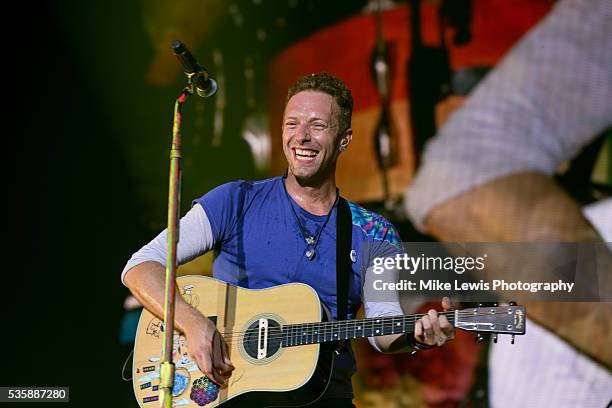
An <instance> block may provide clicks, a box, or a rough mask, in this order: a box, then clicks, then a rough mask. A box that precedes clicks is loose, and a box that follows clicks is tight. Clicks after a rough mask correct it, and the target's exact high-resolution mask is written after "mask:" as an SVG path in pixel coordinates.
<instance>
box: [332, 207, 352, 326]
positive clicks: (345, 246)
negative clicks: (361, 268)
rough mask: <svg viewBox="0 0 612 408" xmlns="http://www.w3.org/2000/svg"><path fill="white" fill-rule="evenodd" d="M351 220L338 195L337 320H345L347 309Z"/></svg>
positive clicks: (350, 266) (348, 210) (349, 213)
mask: <svg viewBox="0 0 612 408" xmlns="http://www.w3.org/2000/svg"><path fill="white" fill-rule="evenodd" d="M352 238H353V222H352V216H351V209H350V208H349V205H348V201H346V200H345V199H344V198H342V197H340V199H339V200H338V210H337V214H336V304H337V308H338V320H346V317H347V311H348V291H349V276H351V270H352V262H351V255H350V254H351V249H352Z"/></svg>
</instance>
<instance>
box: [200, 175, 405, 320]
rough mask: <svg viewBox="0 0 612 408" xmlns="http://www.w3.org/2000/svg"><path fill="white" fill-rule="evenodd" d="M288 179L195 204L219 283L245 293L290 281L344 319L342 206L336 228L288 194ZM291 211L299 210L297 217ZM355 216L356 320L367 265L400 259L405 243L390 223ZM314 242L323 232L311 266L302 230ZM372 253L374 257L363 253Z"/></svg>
mask: <svg viewBox="0 0 612 408" xmlns="http://www.w3.org/2000/svg"><path fill="white" fill-rule="evenodd" d="M283 182H284V179H283V178H282V177H275V178H271V179H267V180H262V181H256V182H248V181H242V180H241V181H235V182H231V183H227V184H223V185H221V186H219V187H217V188H215V189H213V190H212V191H210V192H208V193H207V194H206V195H204V196H203V197H201V198H199V199H197V200H195V202H196V203H198V204H200V205H201V206H202V207H203V208H204V211H205V212H206V215H207V216H208V219H209V220H210V224H211V228H212V232H213V239H214V242H215V251H216V254H217V256H216V257H215V260H214V262H213V274H214V277H215V278H217V279H220V280H223V281H225V282H229V283H232V284H234V285H238V286H241V287H244V288H250V289H262V288H268V287H271V286H276V285H281V284H285V283H290V282H301V283H306V284H308V285H310V286H312V287H313V288H314V289H315V291H316V292H317V293H318V295H319V297H320V298H321V301H322V302H323V304H324V305H325V306H327V308H328V309H329V310H330V311H331V313H332V315H333V316H334V318H336V317H337V312H336V310H337V309H336V207H337V206H336V207H334V209H333V210H332V213H331V216H330V218H329V220H328V222H325V221H326V219H327V216H326V215H323V216H319V215H314V214H311V213H309V212H307V211H306V210H304V209H303V208H302V207H300V206H299V205H298V204H297V203H296V202H295V201H293V199H292V198H291V197H290V196H289V195H288V194H287V193H286V190H285V188H284V186H283ZM290 206H293V211H292V209H291V207H290ZM349 207H350V210H351V215H352V223H353V230H352V234H353V236H352V249H353V250H354V251H355V253H354V254H353V255H354V256H352V257H351V258H352V259H354V260H355V262H353V268H352V270H353V273H352V276H351V277H350V279H349V282H350V288H349V308H348V318H349V319H352V318H354V316H355V313H356V312H357V310H358V309H359V306H360V305H361V285H362V276H363V273H364V272H365V268H367V266H368V265H367V264H366V262H368V260H370V259H373V258H374V257H385V256H390V255H391V254H394V253H398V252H400V245H401V243H400V240H399V237H398V234H397V232H396V230H395V228H394V227H393V225H392V224H391V223H389V222H388V221H387V220H386V219H384V218H383V217H382V216H380V215H378V214H376V213H373V212H371V211H368V210H366V209H365V208H363V207H361V206H359V205H357V204H355V203H352V202H350V201H349ZM296 216H297V217H299V218H300V222H301V224H302V227H303V228H304V229H305V230H306V231H308V233H310V234H311V235H313V236H314V235H316V234H317V233H318V232H319V230H320V229H321V227H323V226H324V228H323V230H322V231H321V232H320V236H319V239H318V242H317V245H316V248H315V252H316V255H315V257H314V258H313V259H312V260H309V259H308V258H307V257H306V255H305V252H306V250H307V249H308V245H307V244H306V243H305V242H304V238H303V234H302V232H301V229H300V225H299V224H298V221H297V219H296ZM363 250H367V251H368V252H369V253H368V254H362V251H363Z"/></svg>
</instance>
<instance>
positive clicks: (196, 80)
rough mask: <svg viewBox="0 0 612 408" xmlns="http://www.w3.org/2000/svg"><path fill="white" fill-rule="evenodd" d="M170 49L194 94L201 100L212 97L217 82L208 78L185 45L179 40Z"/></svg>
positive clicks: (173, 42) (215, 90)
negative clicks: (189, 82) (188, 80)
mask: <svg viewBox="0 0 612 408" xmlns="http://www.w3.org/2000/svg"><path fill="white" fill-rule="evenodd" d="M171 47H172V50H173V51H174V55H175V56H176V58H177V59H178V60H179V61H180V63H181V65H183V71H185V75H187V77H188V78H190V79H191V82H192V83H193V85H194V87H195V91H196V93H197V94H198V95H199V96H201V97H202V98H208V97H209V96H212V95H214V93H215V92H217V82H216V81H215V80H214V79H212V78H211V77H209V76H208V72H207V71H206V69H205V68H204V67H203V66H201V65H200V64H198V61H196V59H195V58H194V57H193V55H191V52H189V50H188V49H187V47H185V44H183V43H182V42H180V41H179V40H174V41H172V44H171Z"/></svg>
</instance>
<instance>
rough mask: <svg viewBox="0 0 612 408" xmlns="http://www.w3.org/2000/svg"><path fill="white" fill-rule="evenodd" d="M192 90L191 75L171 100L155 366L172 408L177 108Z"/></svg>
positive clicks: (178, 175)
mask: <svg viewBox="0 0 612 408" xmlns="http://www.w3.org/2000/svg"><path fill="white" fill-rule="evenodd" d="M194 92H195V89H194V85H193V83H192V82H191V77H190V78H189V79H188V84H187V86H186V87H185V89H183V91H182V92H181V94H180V95H179V96H178V98H177V99H176V102H175V103H174V119H173V125H172V148H171V150H170V181H169V189H168V257H167V261H166V292H165V297H164V330H163V333H164V334H163V339H164V351H163V355H162V360H161V363H160V366H159V374H160V378H159V381H160V382H159V392H160V401H161V405H160V406H161V407H162V408H172V388H173V387H174V363H173V362H172V351H173V350H172V349H173V346H174V296H175V292H176V267H177V265H176V247H177V244H178V240H179V221H180V217H179V212H180V207H181V176H182V168H181V159H182V156H181V122H182V114H181V109H182V106H183V104H184V103H185V101H187V98H188V97H189V95H191V94H193V93H194Z"/></svg>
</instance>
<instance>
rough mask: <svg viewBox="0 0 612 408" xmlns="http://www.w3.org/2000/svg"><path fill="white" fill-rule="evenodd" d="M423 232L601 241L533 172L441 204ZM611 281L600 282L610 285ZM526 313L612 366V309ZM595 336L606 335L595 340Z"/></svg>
mask: <svg viewBox="0 0 612 408" xmlns="http://www.w3.org/2000/svg"><path fill="white" fill-rule="evenodd" d="M425 226H426V228H427V231H428V232H429V233H430V234H432V235H433V236H435V237H436V238H437V239H439V240H441V241H453V242H461V241H476V242H531V241H549V242H597V241H601V237H600V236H599V235H598V233H597V232H596V231H595V230H594V229H593V227H592V226H591V224H590V223H589V222H588V221H587V220H586V219H585V218H584V217H583V215H582V213H581V211H580V207H579V206H578V204H577V203H576V202H575V201H574V200H572V199H571V198H570V197H569V196H568V195H567V194H566V193H565V192H564V191H563V190H561V188H560V187H559V186H558V185H557V184H556V183H555V182H554V180H552V179H551V178H550V177H548V176H545V175H542V174H539V173H533V172H524V173H517V174H513V175H510V176H506V177H502V178H498V179H496V180H493V181H490V182H488V183H486V184H484V185H482V186H480V187H477V188H474V189H472V190H469V191H467V192H465V193H463V194H461V195H459V196H457V197H455V198H453V199H450V200H448V201H445V202H444V203H442V204H440V205H438V206H436V207H434V208H433V209H432V211H431V212H430V214H429V216H428V217H427V218H426V220H425ZM508 262H512V260H509V261H508ZM609 278H610V277H607V278H606V277H604V279H608V280H607V281H606V282H608V283H609ZM528 310H529V316H530V317H531V318H533V319H534V320H536V321H538V322H539V323H541V324H542V325H544V326H545V327H547V328H548V329H550V330H552V331H554V332H556V333H557V334H558V335H560V336H561V337H562V338H564V339H565V340H567V341H568V342H570V343H571V344H573V345H575V346H576V347H578V348H579V349H581V350H582V351H585V352H587V353H588V354H589V355H591V356H592V357H595V358H596V359H598V360H600V361H601V362H604V363H605V364H607V365H608V366H612V352H611V351H610V348H609V347H608V346H606V344H608V345H609V344H612V334H611V333H612V324H611V323H610V319H609V316H610V313H612V304H610V303H576V302H556V303H553V302H547V303H530V304H529V305H528ZM594 322H599V323H597V324H598V325H601V324H603V326H602V327H599V328H597V327H594V326H593V324H594ZM594 330H597V331H598V332H600V333H605V334H604V335H602V336H599V337H596V336H595V337H594V336H593V335H592V334H593V332H594Z"/></svg>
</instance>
